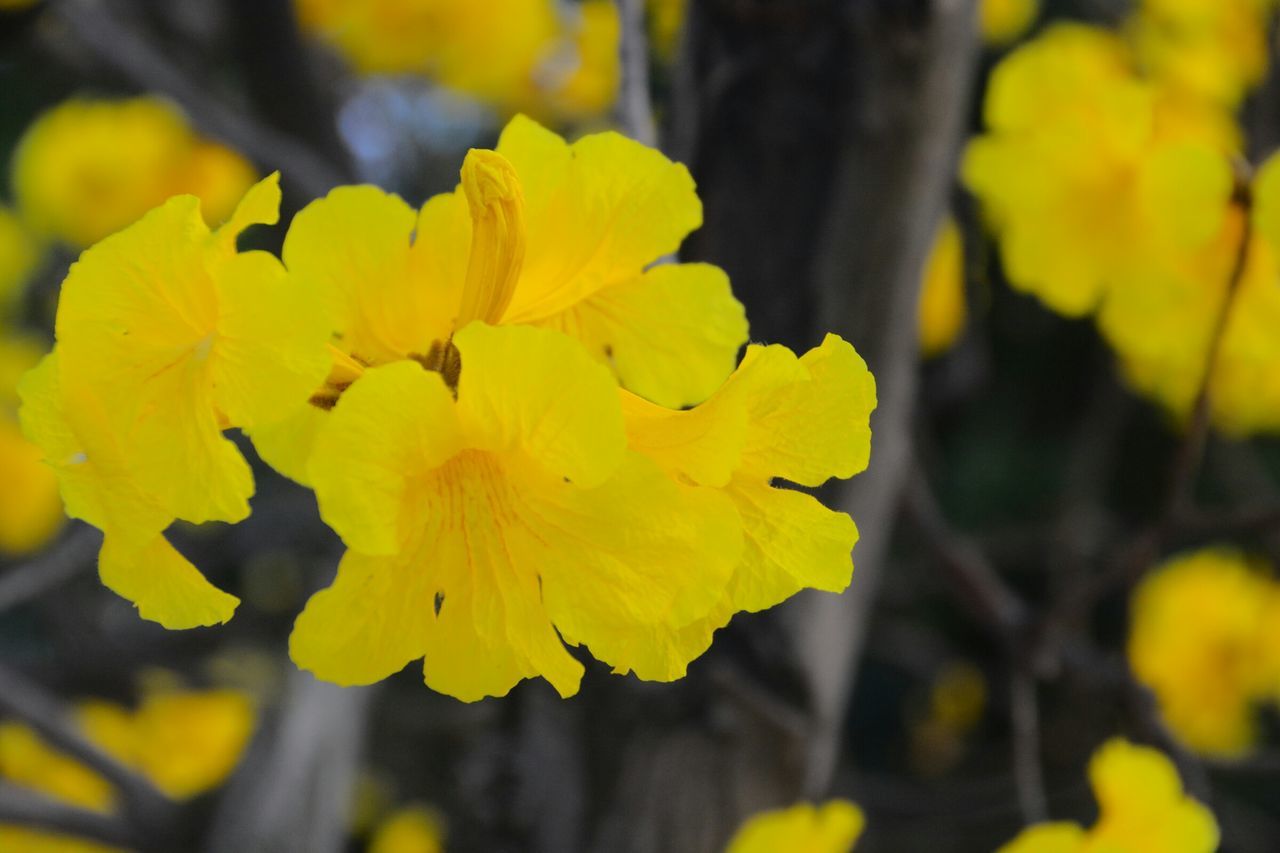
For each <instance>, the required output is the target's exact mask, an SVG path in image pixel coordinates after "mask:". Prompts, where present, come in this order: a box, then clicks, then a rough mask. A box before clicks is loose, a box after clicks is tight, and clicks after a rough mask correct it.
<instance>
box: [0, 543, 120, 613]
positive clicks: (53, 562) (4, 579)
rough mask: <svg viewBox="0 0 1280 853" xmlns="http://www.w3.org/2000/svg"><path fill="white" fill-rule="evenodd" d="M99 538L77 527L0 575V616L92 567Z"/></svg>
mask: <svg viewBox="0 0 1280 853" xmlns="http://www.w3.org/2000/svg"><path fill="white" fill-rule="evenodd" d="M101 544H102V534H100V533H99V532H98V531H96V530H94V529H93V528H92V527H87V526H85V525H80V524H78V525H77V526H76V527H75V529H73V530H72V531H71V533H70V534H68V535H67V536H64V537H63V538H62V539H61V540H60V541H59V542H58V544H57V545H55V546H54V547H53V549H52V550H50V551H48V552H47V553H44V554H41V555H40V556H38V557H36V558H34V559H32V560H29V561H27V562H25V563H22V564H21V565H17V566H14V567H13V568H11V569H9V570H8V571H6V572H4V573H3V574H0V613H3V612H4V611H6V610H11V609H12V608H14V607H17V606H18V605H20V604H25V603H26V602H28V601H32V600H34V599H36V598H39V597H40V596H42V595H44V594H45V593H46V592H48V591H50V590H52V589H56V588H57V587H59V586H61V585H62V584H64V583H66V582H67V581H69V580H71V579H72V578H74V577H75V576H76V575H78V574H80V573H81V572H85V571H88V570H89V569H91V568H93V566H94V565H95V563H94V559H93V556H94V554H96V553H97V551H98V546H99V545H101Z"/></svg>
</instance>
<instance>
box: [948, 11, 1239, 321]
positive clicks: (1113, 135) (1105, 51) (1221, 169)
mask: <svg viewBox="0 0 1280 853" xmlns="http://www.w3.org/2000/svg"><path fill="white" fill-rule="evenodd" d="M985 117H986V124H987V127H988V132H987V134H986V135H984V136H981V137H979V138H977V139H975V140H974V141H973V142H972V143H970V145H969V149H968V151H967V152H966V155H965V158H964V164H963V170H962V171H963V179H964V182H965V184H966V185H967V186H968V187H969V188H970V189H971V190H972V191H973V192H974V193H975V194H976V195H977V196H978V197H979V199H980V200H981V202H982V204H983V209H984V212H985V213H986V215H987V218H988V221H989V223H990V225H991V227H992V228H993V229H994V231H995V233H996V235H997V237H998V238H999V241H1000V248H1001V254H1002V257H1003V260H1004V266H1005V272H1006V274H1007V276H1008V278H1009V280H1010V283H1011V284H1012V285H1013V286H1014V287H1016V288H1018V289H1020V290H1024V291H1027V292H1029V293H1032V294H1034V295H1036V296H1037V297H1039V298H1040V299H1041V300H1042V301H1043V302H1044V303H1045V304H1046V305H1047V306H1048V307H1050V308H1051V309H1053V310H1055V311H1057V312H1060V313H1062V314H1066V315H1069V316H1082V315H1085V314H1089V313H1091V312H1092V311H1094V310H1095V309H1096V308H1097V306H1098V305H1099V303H1101V302H1102V300H1103V298H1104V296H1105V295H1106V293H1107V291H1108V289H1109V288H1110V287H1112V286H1120V284H1122V282H1123V279H1124V278H1125V277H1126V276H1127V275H1130V274H1132V273H1133V271H1135V270H1142V269H1144V268H1145V267H1146V266H1147V265H1149V264H1151V263H1153V262H1155V261H1157V260H1159V259H1162V258H1165V257H1168V256H1170V255H1178V254H1181V253H1186V252H1187V251H1191V250H1194V249H1195V248H1196V247H1199V246H1203V245H1205V244H1206V243H1208V242H1209V241H1210V240H1211V239H1212V238H1213V236H1214V235H1215V234H1217V233H1218V231H1219V230H1220V228H1221V225H1222V220H1223V217H1224V216H1225V214H1226V210H1227V206H1228V199H1229V197H1230V194H1231V190H1232V173H1231V168H1230V162H1229V158H1228V154H1229V152H1230V150H1231V139H1230V137H1231V134H1230V132H1229V128H1228V127H1227V126H1226V125H1225V119H1224V118H1223V117H1222V115H1221V114H1219V113H1217V112H1214V111H1205V110H1200V109H1193V108H1191V107H1190V106H1188V105H1186V104H1184V103H1183V102H1181V101H1178V100H1176V99H1172V98H1169V97H1166V96H1165V95H1164V93H1162V92H1161V91H1160V90H1159V89H1157V88H1156V87H1155V86H1153V85H1152V84H1150V83H1148V82H1146V81H1144V80H1142V79H1140V78H1139V77H1137V76H1136V75H1135V74H1134V73H1133V71H1132V69H1131V68H1130V66H1129V62H1128V58H1127V55H1126V53H1125V50H1124V45H1123V43H1122V42H1121V41H1120V40H1119V39H1118V38H1116V37H1114V36H1113V35H1111V34H1109V33H1107V32H1105V31H1102V30H1097V29H1092V28H1089V27H1085V26H1081V25H1075V24H1059V25H1055V26H1054V27H1052V28H1050V29H1049V30H1047V31H1046V32H1045V33H1044V34H1043V35H1041V36H1040V37H1038V38H1036V39H1035V40H1033V41H1031V42H1028V43H1027V44H1025V45H1023V46H1022V47H1020V48H1018V49H1017V50H1015V51H1014V52H1013V53H1011V54H1010V55H1009V56H1008V57H1006V58H1005V59H1004V60H1003V61H1002V62H1001V63H1000V64H999V66H997V68H996V70H995V72H994V73H993V76H992V80H991V84H990V87H989V89H988V93H987V97H986V103H985Z"/></svg>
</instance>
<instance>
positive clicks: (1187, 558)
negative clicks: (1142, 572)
mask: <svg viewBox="0 0 1280 853" xmlns="http://www.w3.org/2000/svg"><path fill="white" fill-rule="evenodd" d="M1129 661H1130V665H1131V666H1132V668H1133V673H1134V676H1135V677H1136V678H1137V679H1138V680H1139V681H1141V682H1142V683H1143V684H1145V685H1147V686H1148V687H1150V688H1151V690H1152V692H1153V693H1154V694H1155V697H1156V701H1157V704H1158V705H1159V708H1160V714H1161V716H1162V717H1163V718H1164V721H1165V723H1166V724H1167V725H1168V726H1169V728H1170V729H1171V730H1172V731H1173V732H1174V734H1175V735H1176V736H1177V737H1178V739H1179V740H1181V741H1182V742H1183V743H1185V744H1186V745H1187V746H1188V747H1190V748H1191V749H1194V750H1195V751H1197V752H1200V753H1203V754H1206V755H1213V756H1218V757H1227V758H1233V757H1239V756H1241V755H1243V754H1244V753H1246V752H1247V751H1248V750H1249V749H1251V748H1252V746H1253V745H1254V742H1255V741H1256V738H1257V730H1256V725H1255V722H1256V721H1255V716H1256V712H1257V709H1258V707H1259V706H1260V705H1262V704H1263V703H1267V702H1271V703H1274V702H1277V701H1280V584H1277V582H1276V581H1275V580H1274V579H1273V578H1272V577H1271V576H1270V575H1269V574H1268V573H1267V572H1266V571H1265V568H1264V567H1262V566H1259V565H1257V564H1255V563H1252V562H1250V561H1248V560H1246V559H1245V558H1244V557H1243V556H1242V555H1240V554H1238V553H1236V552H1234V551H1230V550H1226V549H1220V548H1209V549H1204V550H1201V551H1196V552H1193V553H1190V554H1186V555H1182V556H1179V557H1175V558H1173V559H1170V560H1168V561H1167V562H1165V563H1164V564H1162V565H1160V566H1158V567H1156V568H1155V569H1154V570H1153V571H1152V572H1151V573H1150V574H1149V575H1148V576H1147V577H1146V578H1145V579H1144V580H1143V581H1142V583H1141V585H1139V587H1138V588H1137V590H1136V591H1135V593H1134V598H1133V615H1132V625H1131V628H1130V634H1129Z"/></svg>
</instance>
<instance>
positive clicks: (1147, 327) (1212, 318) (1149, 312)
mask: <svg viewBox="0 0 1280 853" xmlns="http://www.w3.org/2000/svg"><path fill="white" fill-rule="evenodd" d="M1252 195H1253V199H1254V207H1253V213H1252V216H1253V231H1252V234H1251V238H1250V242H1249V246H1248V249H1247V254H1246V263H1245V266H1244V271H1243V275H1242V276H1241V278H1240V281H1239V284H1238V286H1237V287H1236V290H1235V293H1234V295H1233V297H1232V300H1231V306H1230V313H1229V315H1228V317H1227V324H1226V326H1225V328H1224V330H1223V335H1222V340H1221V343H1220V345H1219V350H1218V354H1217V361H1216V363H1215V366H1214V372H1213V375H1212V376H1211V377H1209V405H1210V414H1211V416H1212V420H1213V423H1214V425H1215V426H1217V427H1218V428H1219V429H1222V430H1224V431H1225V432H1228V433H1230V434H1233V435H1248V434H1252V433H1256V432H1263V431H1272V432H1274V431H1276V430H1277V429H1280V339H1277V337H1276V335H1275V334H1274V333H1273V330H1274V329H1275V328H1276V324H1277V323H1280V262H1278V259H1280V158H1276V157H1273V158H1271V159H1270V160H1268V161H1267V162H1266V163H1265V164H1263V166H1262V167H1261V168H1260V169H1259V171H1258V175H1257V179H1256V180H1255V182H1254V187H1253V192H1252ZM1245 216H1246V214H1245V213H1244V212H1243V211H1241V210H1238V209H1234V210H1232V211H1231V213H1230V214H1229V216H1228V218H1227V221H1226V222H1225V223H1224V224H1223V227H1222V229H1221V230H1220V232H1219V234H1218V236H1217V237H1216V238H1215V239H1214V240H1213V241H1212V242H1211V243H1209V244H1208V245H1207V246H1205V247H1203V248H1202V249H1200V250H1199V251H1198V252H1196V253H1195V254H1193V255H1191V256H1189V257H1178V256H1170V257H1165V258H1162V259H1152V261H1151V263H1150V264H1149V265H1147V266H1146V267H1145V268H1143V269H1135V270H1133V271H1131V272H1129V273H1127V274H1126V278H1125V282H1124V287H1117V288H1115V289H1114V290H1113V291H1112V293H1111V294H1110V296H1109V298H1108V300H1107V301H1106V302H1105V303H1104V305H1103V307H1102V309H1101V311H1100V312H1099V315H1098V323H1099V327H1100V328H1101V330H1102V332H1103V334H1104V335H1105V336H1106V338H1107V340H1108V341H1109V342H1110V343H1111V345H1112V346H1113V347H1114V348H1115V350H1116V352H1117V354H1118V355H1119V356H1120V363H1121V367H1122V369H1123V371H1124V374H1125V377H1126V379H1127V380H1128V381H1129V383H1130V384H1131V385H1132V386H1133V387H1134V388H1136V389H1137V390H1139V391H1140V392H1142V393H1144V394H1146V395H1149V396H1151V397H1154V398H1155V399H1156V400H1158V401H1159V402H1161V403H1163V404H1164V405H1165V406H1166V407H1167V408H1169V409H1170V410H1171V411H1172V412H1173V413H1174V414H1175V415H1177V416H1179V417H1182V418H1185V417H1186V416H1187V415H1189V414H1190V412H1191V409H1192V407H1193V405H1194V403H1195V400H1196V396H1197V392H1198V391H1199V388H1200V385H1201V382H1202V379H1203V377H1204V372H1205V369H1206V368H1207V367H1208V363H1209V358H1210V347H1211V345H1212V342H1213V333H1214V329H1215V327H1216V325H1217V321H1218V316H1219V314H1220V312H1221V311H1222V308H1223V305H1222V303H1223V299H1224V298H1225V297H1226V294H1227V292H1228V290H1227V288H1228V283H1229V281H1230V279H1231V277H1232V275H1233V272H1234V267H1235V266H1236V264H1237V260H1238V255H1239V252H1240V241H1241V240H1242V239H1244V228H1245Z"/></svg>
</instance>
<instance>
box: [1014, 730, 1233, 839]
mask: <svg viewBox="0 0 1280 853" xmlns="http://www.w3.org/2000/svg"><path fill="white" fill-rule="evenodd" d="M1089 783H1090V785H1091V786H1092V787H1093V794H1094V797H1095V798H1096V799H1097V801H1098V819H1097V821H1096V822H1095V823H1094V824H1093V826H1091V827H1089V828H1087V829H1086V828H1085V827H1082V826H1080V825H1079V824H1077V823H1070V822H1065V821H1061V822H1054V823H1042V824H1036V825H1035V826H1031V827H1029V828H1027V829H1025V830H1023V831H1022V833H1021V834H1019V835H1018V837H1017V838H1015V839H1014V840H1013V841H1010V842H1009V843H1008V844H1006V845H1004V846H1003V847H1001V848H1000V849H999V851H997V853H1156V851H1159V853H1213V851H1214V850H1217V849H1218V824H1217V821H1215V820H1214V818H1213V815H1212V814H1211V813H1210V811H1209V810H1208V809H1207V808H1205V807H1204V805H1202V804H1201V803H1199V802H1197V801H1196V800H1194V799H1192V798H1191V797H1189V796H1187V795H1186V794H1185V793H1183V790H1182V780H1180V779H1179V778H1178V771H1177V768H1175V767H1174V766H1173V762H1172V761H1170V760H1169V759H1168V758H1166V757H1165V756H1164V754H1163V753H1161V752H1159V751H1157V750H1154V749H1151V748H1148V747H1143V746H1135V745H1134V744H1131V743H1128V742H1127V741H1124V740H1120V739H1116V740H1111V741H1108V742H1107V743H1105V744H1103V746H1102V747H1101V748H1100V749H1099V750H1098V751H1097V752H1096V753H1094V755H1093V758H1092V759H1091V760H1090V761H1089Z"/></svg>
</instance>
